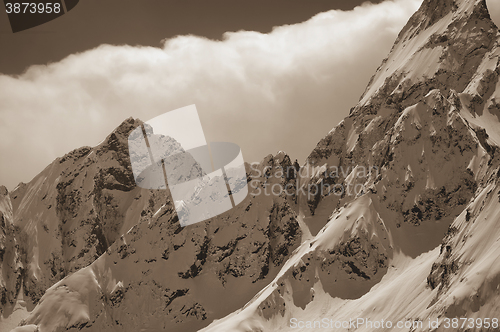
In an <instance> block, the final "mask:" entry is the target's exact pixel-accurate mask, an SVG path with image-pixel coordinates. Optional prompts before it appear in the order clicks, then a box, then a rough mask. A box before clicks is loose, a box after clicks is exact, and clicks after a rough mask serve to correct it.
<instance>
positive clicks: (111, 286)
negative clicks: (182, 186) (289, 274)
mask: <svg viewBox="0 0 500 332" xmlns="http://www.w3.org/2000/svg"><path fill="white" fill-rule="evenodd" d="M141 123H142V122H141V121H139V120H133V119H127V120H126V121H124V122H123V123H122V124H121V125H120V126H119V127H118V128H117V129H116V130H114V131H113V133H111V134H110V135H109V136H108V137H107V138H106V139H105V140H104V141H103V142H102V143H101V144H100V145H98V146H97V147H94V148H90V147H84V148H81V149H77V150H75V151H72V152H71V153H69V154H67V155H65V156H64V157H62V158H59V159H57V160H56V161H55V162H54V163H52V164H51V165H49V166H48V167H47V168H46V169H45V170H44V171H43V172H42V173H40V174H39V175H38V176H37V177H35V178H34V179H33V180H32V181H31V182H30V183H28V184H20V185H19V186H18V187H17V188H16V189H15V190H14V191H13V192H12V193H10V197H12V202H13V203H12V206H13V207H12V206H11V205H10V198H9V195H7V194H6V195H4V196H2V197H5V202H6V203H5V204H3V201H2V208H3V207H4V206H5V209H3V210H2V211H4V210H5V211H6V212H5V214H6V217H5V218H7V219H6V220H8V221H9V222H10V223H7V224H6V225H7V226H5V227H4V228H3V229H5V232H6V235H5V236H4V237H3V238H2V241H3V242H2V245H3V247H7V246H10V247H8V248H7V249H6V250H7V251H8V252H9V255H8V258H9V260H8V261H5V264H4V266H3V267H2V270H3V271H6V272H7V273H8V274H7V275H8V276H9V278H10V279H9V280H7V281H6V282H5V283H4V284H5V287H4V293H5V298H6V299H7V301H8V302H9V303H13V301H14V300H15V299H16V297H17V294H18V292H19V289H20V287H21V284H22V285H23V286H24V287H23V289H24V295H25V298H26V299H28V300H30V301H31V302H32V304H31V305H30V306H29V309H30V310H32V309H33V307H34V304H36V307H35V308H34V310H33V311H32V312H31V314H30V316H29V317H28V318H27V319H26V321H24V322H22V324H23V325H25V326H26V328H27V327H28V326H33V327H35V326H38V328H39V329H40V331H53V330H57V329H61V328H71V327H74V328H80V327H81V326H86V328H87V329H90V330H95V331H102V329H103V328H104V327H106V329H108V330H117V331H118V330H120V331H122V330H123V329H130V330H134V331H136V330H140V329H141V328H150V329H181V330H182V329H185V330H192V329H197V328H201V327H203V326H206V325H207V324H208V323H209V322H211V321H212V320H213V319H214V318H221V317H223V316H224V315H226V314H228V313H230V312H231V311H233V310H235V309H237V308H239V307H241V306H242V305H244V304H245V302H247V301H248V300H250V299H251V297H252V296H253V295H254V294H255V293H257V292H258V291H259V290H260V289H261V288H262V287H263V286H264V285H265V284H266V283H267V282H269V280H272V278H274V276H275V275H276V273H277V271H278V270H279V268H280V267H281V266H283V264H284V263H285V261H286V260H287V258H288V257H289V256H290V254H291V253H292V251H293V250H294V249H295V248H297V247H298V245H299V244H300V241H301V236H302V230H301V227H300V225H299V222H298V220H297V214H296V211H295V209H294V207H293V205H294V204H295V203H294V202H295V199H296V198H295V196H294V194H292V195H285V194H281V195H257V194H255V193H254V194H253V195H252V194H250V195H248V197H247V198H246V199H245V200H244V201H243V202H242V203H240V204H239V205H238V206H237V207H236V208H234V209H232V210H231V211H229V212H227V213H225V214H223V215H220V216H218V217H216V218H213V220H210V221H208V222H204V223H200V224H198V225H195V226H190V227H187V228H182V227H180V226H179V222H178V218H177V215H176V213H175V209H174V208H173V207H174V205H173V202H172V201H171V197H170V195H169V194H168V192H167V191H165V190H146V189H141V188H139V187H137V186H136V185H135V181H134V179H133V174H132V170H131V165H130V157H129V155H128V153H129V152H128V151H129V150H128V145H127V143H128V142H127V139H128V136H129V134H130V133H131V132H132V130H134V129H135V128H136V127H137V126H139V125H140V124H141ZM152 143H154V144H160V145H162V146H163V147H164V148H165V149H173V150H172V151H177V150H179V151H181V150H182V148H181V147H180V146H178V144H177V143H176V142H175V141H173V142H171V141H168V139H167V140H166V141H165V142H163V143H162V142H159V141H158V142H156V141H155V142H152ZM157 150H158V149H157ZM288 166H290V167H296V168H298V164H296V163H295V164H294V165H293V164H292V163H291V161H290V158H289V157H288V156H287V155H286V154H284V153H281V154H279V155H277V156H276V157H274V156H268V157H266V158H265V159H264V160H263V162H262V163H261V164H258V165H252V166H251V165H247V170H248V176H249V181H250V179H252V181H251V184H252V185H253V186H254V187H255V188H263V187H264V186H265V185H272V184H279V185H280V186H285V185H286V184H289V183H290V184H291V185H295V181H296V179H295V178H296V173H295V172H290V173H289V174H288V175H287V176H283V177H281V176H278V177H276V176H266V174H265V171H266V170H267V172H268V173H269V174H274V173H276V171H277V170H279V169H283V168H286V167H288ZM184 171H186V172H188V173H189V172H191V171H190V170H184ZM228 174H229V175H228V176H230V172H228ZM180 176H183V175H182V174H180ZM205 192H208V193H210V191H209V190H205V188H203V187H202V188H200V189H199V195H200V196H203V195H205ZM12 220H15V225H16V226H15V228H16V229H17V233H16V234H15V235H14V233H13V229H14V226H13V225H12ZM9 227H10V228H9ZM11 228H12V231H10V229H11ZM8 232H10V233H8ZM9 241H10V242H9ZM16 241H19V242H20V244H19V245H18V246H17V247H19V248H18V250H17V249H16V245H15V244H16ZM4 243H5V244H4ZM3 247H2V248H3ZM11 247H12V248H11ZM14 249H16V250H17V251H16V250H14ZM11 252H12V253H11ZM16 252H18V254H17V256H15V254H14V253H16ZM14 263H16V264H17V265H15V264H14ZM16 269H17V270H16ZM61 279H62V280H61ZM44 292H45V295H44ZM145 294H148V295H145ZM42 295H43V296H42ZM153 308H154V309H153Z"/></svg>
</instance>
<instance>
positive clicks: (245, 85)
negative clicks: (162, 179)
mask: <svg viewBox="0 0 500 332" xmlns="http://www.w3.org/2000/svg"><path fill="white" fill-rule="evenodd" d="M492 1H497V2H500V1H498V0H492ZM231 2H232V3H238V4H244V5H245V6H246V7H243V8H241V7H237V6H235V5H231ZM490 2H491V1H490ZM202 3H203V4H212V6H209V5H205V7H200V6H199V4H202ZM250 3H252V4H254V5H253V6H252V5H249V4H250ZM269 3H273V5H272V6H270V5H269ZM306 3H307V5H306ZM358 3H359V2H358ZM420 3H421V0H394V1H385V2H382V3H380V4H364V5H362V6H360V7H356V8H354V9H352V7H354V5H355V1H352V0H347V1H319V0H318V1H293V0H284V1H276V2H270V1H249V2H243V1H241V2H240V1H232V0H231V1H212V2H210V1H185V0H182V1H180V0H179V1H166V2H164V1H162V2H158V1H153V0H149V1H126V0H117V1H115V0H106V1H95V0H85V1H80V4H79V5H78V6H77V7H75V9H73V10H72V11H71V12H69V13H68V14H67V15H64V16H62V17H61V18H58V19H56V20H54V21H52V22H49V23H47V24H45V25H42V26H40V27H37V28H34V29H31V30H27V31H24V32H20V33H16V34H12V33H11V32H10V28H9V27H8V23H7V21H6V17H2V14H4V13H2V14H0V50H1V54H0V72H1V73H3V75H1V74H0V116H1V121H0V184H4V185H7V187H8V188H9V189H12V188H13V187H14V186H15V185H17V184H18V183H19V182H20V181H23V182H28V181H30V180H31V178H32V177H33V176H35V175H36V174H38V173H39V172H40V171H41V170H42V169H43V168H44V167H45V166H47V165H48V164H49V163H50V162H52V161H53V160H54V159H55V158H56V157H58V156H62V155H64V154H65V153H67V152H69V151H71V150H72V149H75V148H78V147H80V146H83V145H90V146H93V145H96V144H98V143H99V142H100V141H101V140H102V139H104V137H106V136H107V135H108V134H109V133H110V132H111V131H112V130H113V129H114V128H115V127H116V126H118V125H119V124H120V123H121V122H122V121H123V120H124V119H126V118H128V117H130V116H132V117H134V118H140V119H142V120H149V119H151V118H153V117H155V116H157V115H160V114H162V113H164V112H167V111H170V110H174V109H176V108H180V107H183V106H186V105H190V104H196V105H197V108H198V112H199V113H200V118H201V121H202V125H203V127H204V131H205V134H206V136H207V140H208V141H229V142H234V143H237V144H239V145H240V146H241V148H242V151H243V156H244V158H245V160H246V161H247V162H253V161H260V160H261V159H262V158H263V157H264V156H265V155H266V154H269V153H276V152H277V151H279V150H284V151H286V152H287V153H289V154H290V155H291V157H292V158H293V159H295V158H297V159H299V162H301V163H302V162H303V160H304V158H305V157H306V156H307V154H308V153H309V152H310V151H311V150H312V149H313V148H314V146H315V145H316V143H317V142H318V141H319V140H320V139H321V138H322V137H323V136H324V135H325V134H326V133H327V132H328V131H329V130H330V129H332V128H333V127H334V126H335V125H336V124H337V123H338V122H339V121H340V120H342V119H343V118H344V117H345V116H346V115H347V114H348V112H349V109H350V108H351V107H353V106H354V105H355V104H356V102H357V101H358V99H359V97H360V95H361V93H362V92H363V91H364V88H365V87H366V85H367V83H368V81H369V79H370V77H371V76H372V75H373V73H374V72H375V69H376V68H377V67H378V65H379V64H380V62H381V61H382V59H383V58H384V57H385V56H386V55H387V54H388V52H389V50H390V48H391V46H392V44H393V42H394V40H395V38H396V36H397V33H398V32H399V30H400V29H401V28H402V27H403V26H404V24H405V23H406V22H407V20H408V18H409V17H410V16H411V14H412V13H413V12H414V11H415V10H416V9H417V8H418V6H419V5H420ZM101 4H102V5H101ZM113 4H114V5H116V4H121V5H120V7H119V8H120V9H119V10H117V12H115V13H114V14H113V11H112V5H113ZM165 4H168V6H171V7H168V6H167V5H165ZM214 4H217V6H214ZM309 4H311V5H309ZM155 6H156V7H155ZM331 8H339V9H333V10H330V9H331ZM340 9H343V11H342V10H340ZM490 9H491V8H490ZM495 11H496V12H497V13H498V8H495ZM319 12H323V13H320V14H318V13H319ZM111 14H112V15H111ZM110 15H111V16H110ZM313 15H315V16H313ZM498 16H500V15H498ZM311 17H312V18H311ZM273 26H277V27H275V28H273ZM244 30H254V31H253V32H252V31H244ZM226 31H233V32H226ZM234 31H236V32H234ZM189 34H191V35H189ZM177 35H180V36H177ZM195 35H197V36H195ZM101 44H102V45H101ZM110 44H112V45H110ZM99 45H100V46H99ZM33 64H37V65H33ZM30 65H32V66H30Z"/></svg>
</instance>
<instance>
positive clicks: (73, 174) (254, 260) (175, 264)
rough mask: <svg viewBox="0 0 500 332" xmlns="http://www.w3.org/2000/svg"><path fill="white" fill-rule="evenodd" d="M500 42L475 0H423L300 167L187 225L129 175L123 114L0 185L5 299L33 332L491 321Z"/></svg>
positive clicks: (258, 183) (128, 124) (252, 170)
mask: <svg viewBox="0 0 500 332" xmlns="http://www.w3.org/2000/svg"><path fill="white" fill-rule="evenodd" d="M499 41H500V32H499V30H498V28H497V27H496V26H495V25H494V24H493V23H492V22H491V20H490V19H489V14H488V11H487V8H486V5H485V3H484V1H483V0H473V1H466V0H444V1H437V0H424V2H423V4H422V6H421V8H420V9H419V10H418V11H417V12H416V13H415V14H414V15H413V17H412V18H411V19H410V20H409V22H408V24H407V25H406V26H405V28H404V29H403V30H402V31H401V33H400V34H399V36H398V39H397V40H396V43H395V45H394V47H393V49H392V50H391V53H390V54H389V56H388V58H387V59H386V60H384V61H383V63H382V65H381V66H380V68H379V69H378V70H377V72H376V73H375V75H374V76H373V78H372V79H371V81H370V83H369V85H368V87H367V89H366V91H365V93H364V94H363V96H362V97H361V99H360V101H359V103H358V104H357V105H356V106H355V107H354V108H353V109H352V110H351V113H350V115H349V116H348V117H347V118H346V119H344V120H343V121H342V122H341V123H340V124H339V125H338V126H337V127H335V128H334V129H333V130H332V131H331V132H330V133H328V134H327V135H326V136H325V138H324V139H322V140H321V141H320V142H319V143H318V145H317V147H316V148H315V149H314V150H313V151H312V152H311V154H310V155H309V157H308V158H307V160H306V163H305V164H304V165H303V166H299V165H298V164H297V163H296V162H295V163H294V162H292V161H291V160H290V158H289V156H287V155H286V154H285V153H283V152H280V153H278V154H277V155H275V156H273V155H269V156H267V157H266V158H264V160H263V161H262V162H261V163H259V164H256V165H247V176H248V185H249V187H250V191H249V195H248V197H247V198H246V199H245V200H244V201H243V202H242V203H240V204H239V205H238V206H237V207H236V208H234V209H232V210H230V211H228V212H226V213H224V214H222V215H219V216H217V217H215V218H212V219H211V220H208V221H206V222H202V223H199V224H195V225H192V226H189V227H185V228H182V227H180V226H179V223H178V220H177V216H176V213H175V209H174V205H173V202H172V201H171V198H170V196H169V195H168V194H167V193H166V192H165V191H161V190H160V191H158V190H156V191H155V190H144V189H140V188H137V187H136V186H135V184H134V180H133V177H132V172H131V168H130V164H129V156H128V151H127V149H126V146H127V145H126V144H127V142H126V138H127V136H128V134H129V133H130V132H131V130H133V129H134V128H135V127H137V126H138V125H139V124H140V122H139V121H138V120H133V119H128V120H126V121H125V122H124V123H123V124H122V125H120V126H119V127H118V128H117V129H116V130H115V131H114V132H113V133H112V134H111V135H110V136H108V137H107V138H106V139H105V141H103V143H101V144H100V145H99V146H97V147H95V148H81V149H78V150H75V151H73V152H72V153H70V154H68V155H66V156H64V157H63V158H61V159H58V160H56V161H55V162H54V163H53V164H51V165H49V166H48V167H47V168H46V169H45V170H44V171H43V172H42V173H40V175H38V176H37V177H35V179H33V181H31V182H30V183H29V184H22V185H20V186H19V187H18V188H16V189H15V190H14V191H13V192H12V193H10V194H8V195H7V194H3V196H0V199H1V197H4V198H3V201H0V208H1V209H2V210H1V211H2V213H3V215H4V219H5V220H7V219H9V220H11V221H10V223H2V225H4V224H5V225H15V226H3V227H4V228H3V229H2V231H3V232H4V233H3V234H5V235H4V237H2V238H0V240H1V241H0V245H2V247H1V248H5V249H2V250H4V251H5V252H7V251H9V252H10V253H12V254H10V256H9V258H8V259H6V258H5V257H6V256H5V255H4V256H5V257H4V261H3V263H2V264H3V265H2V271H10V272H9V274H8V275H9V279H8V281H4V280H2V282H3V283H2V287H3V292H4V294H6V295H5V298H6V299H7V300H6V301H7V302H6V303H13V302H12V301H13V299H14V298H15V296H16V294H17V291H18V289H20V284H22V285H24V292H25V294H26V295H28V296H29V297H30V298H31V299H32V301H33V302H34V303H36V307H35V308H34V309H33V310H32V311H31V312H30V315H29V316H28V318H27V319H26V320H25V321H23V322H22V325H24V327H23V328H24V329H25V330H26V329H31V330H35V329H38V330H39V331H41V332H44V331H62V330H70V331H71V330H80V329H83V328H85V330H89V331H102V330H106V331H108V330H110V331H138V330H144V331H159V330H168V331H197V330H200V329H203V331H217V332H220V331H231V332H234V331H285V330H293V326H291V325H290V319H291V318H297V319H298V320H303V321H311V320H321V319H323V318H328V320H329V321H330V320H332V321H349V319H356V318H362V319H370V320H371V321H380V320H382V319H383V320H385V321H388V320H389V321H391V322H393V323H394V324H396V322H398V321H403V322H405V321H408V320H413V321H423V324H424V325H423V326H422V327H421V328H420V327H418V326H417V328H416V329H415V330H418V331H422V330H423V331H426V330H429V328H426V326H427V325H426V324H427V321H428V319H431V320H435V319H440V320H441V323H443V322H444V321H443V320H444V319H446V318H449V319H452V318H457V317H467V318H486V317H495V314H496V313H497V312H498V310H499V309H500V298H499V297H498V294H497V293H498V287H499V285H500V267H499V265H498V264H497V262H498V260H499V259H500V248H499V245H500V244H499V243H500V242H499V241H498V239H499V238H500V228H499V227H498V218H499V217H500V216H499V214H500V199H499V197H500V183H499V180H498V178H499V174H500V173H499V172H500V171H499V170H500V155H499V154H498V153H497V147H498V146H499V145H500V129H499V128H500V123H499V122H500V106H499V105H500V87H499V79H498V77H499V74H500V60H499V59H500V49H499ZM172 144H173V143H172ZM172 148H176V147H175V146H173V145H172ZM205 189H206V188H203V187H200V188H199V193H200V195H201V196H203V195H205V194H206V192H208V191H207V190H205ZM0 192H1V190H0ZM10 201H12V208H10V204H11V203H9V202H10ZM4 202H5V203H4ZM9 211H10V212H9ZM5 215H7V217H5ZM6 218H7V219H6ZM12 220H13V221H12ZM9 227H10V228H9ZM10 229H13V231H11V230H10ZM9 234H13V235H12V236H11V235H9ZM2 241H3V242H2ZM16 241H17V242H16ZM16 243H17V247H16ZM8 248H10V249H8ZM2 252H3V251H2ZM4 275H5V274H4ZM10 276H12V277H10ZM21 281H22V282H21ZM5 307H7V306H5ZM226 315H227V316H226ZM224 316H226V317H224ZM214 319H217V320H216V321H214ZM441 328H444V327H443V326H441ZM470 329H471V330H477V331H481V329H482V327H478V326H476V325H475V326H473V327H470ZM357 330H359V331H371V330H372V328H370V327H369V326H367V325H363V326H360V327H359V328H358V329H357Z"/></svg>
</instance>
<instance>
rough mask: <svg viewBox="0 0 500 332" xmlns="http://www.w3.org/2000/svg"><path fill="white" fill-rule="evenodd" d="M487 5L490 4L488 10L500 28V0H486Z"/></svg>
mask: <svg viewBox="0 0 500 332" xmlns="http://www.w3.org/2000/svg"><path fill="white" fill-rule="evenodd" d="M486 5H487V6H488V11H489V12H490V16H491V19H492V20H493V22H495V24H496V25H497V27H499V28H500V1H498V0H486Z"/></svg>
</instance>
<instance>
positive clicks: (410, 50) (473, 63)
mask: <svg viewBox="0 0 500 332" xmlns="http://www.w3.org/2000/svg"><path fill="white" fill-rule="evenodd" d="M499 38H500V33H499V31H498V28H497V27H496V25H495V24H494V23H493V21H492V20H491V18H490V14H489V12H488V9H487V6H486V2H485V1H484V0H472V1H467V0H424V2H423V3H422V5H421V7H420V8H419V10H418V11H417V12H416V13H415V14H414V15H413V16H412V17H411V18H410V20H409V21H408V23H407V24H406V26H405V27H404V28H403V30H402V31H401V32H400V34H399V35H398V38H397V39H396V42H395V44H394V46H393V48H392V50H391V52H390V54H389V56H388V57H387V59H385V60H384V61H383V62H382V64H381V66H380V67H379V68H378V70H377V72H376V73H375V75H374V76H373V77H372V79H371V80H370V83H369V84H368V87H367V89H366V90H365V93H364V94H363V96H362V97H361V100H360V103H359V105H358V106H357V107H355V108H354V109H353V112H358V111H360V110H364V111H362V112H363V113H372V112H373V111H374V110H375V109H378V108H380V107H381V106H382V105H387V107H388V108H392V109H399V110H401V109H404V108H405V107H407V106H409V105H412V104H414V103H415V102H416V101H418V100H419V98H421V97H423V96H424V95H425V94H426V93H428V92H429V91H430V90H432V89H440V90H442V93H443V95H447V94H448V93H449V91H451V90H454V91H457V92H459V93H460V92H463V91H464V89H465V88H466V87H467V85H468V84H469V82H470V81H471V79H472V76H473V75H474V74H475V73H476V70H477V68H478V66H479V65H480V63H481V62H482V60H483V58H484V56H485V54H486V53H488V52H490V51H491V50H492V47H494V44H495V42H496V41H497V40H498V39H499ZM457 72H461V73H462V75H460V76H457V75H456V73H457Z"/></svg>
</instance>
